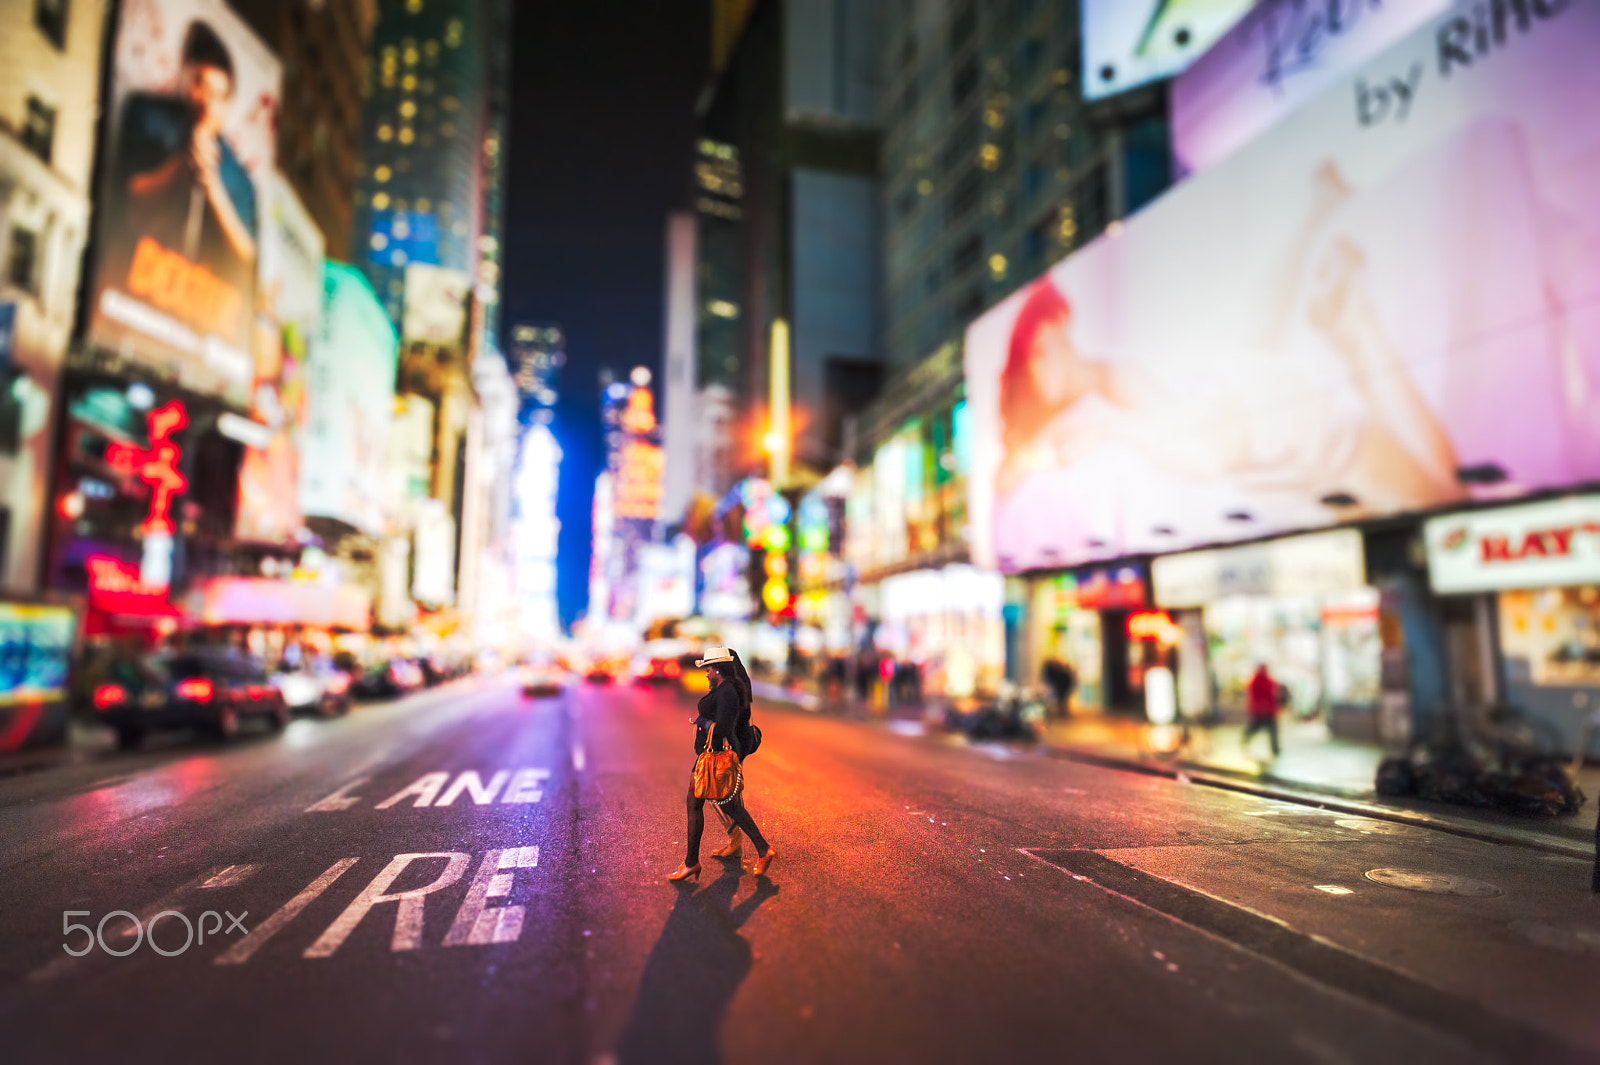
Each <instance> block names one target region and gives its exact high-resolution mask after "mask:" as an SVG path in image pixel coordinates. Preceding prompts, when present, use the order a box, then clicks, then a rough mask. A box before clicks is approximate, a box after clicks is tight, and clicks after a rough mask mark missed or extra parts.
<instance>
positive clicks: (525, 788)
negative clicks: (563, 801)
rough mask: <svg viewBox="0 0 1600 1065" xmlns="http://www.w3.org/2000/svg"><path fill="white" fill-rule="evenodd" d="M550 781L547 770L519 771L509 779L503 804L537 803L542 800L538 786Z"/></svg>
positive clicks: (542, 794)
mask: <svg viewBox="0 0 1600 1065" xmlns="http://www.w3.org/2000/svg"><path fill="white" fill-rule="evenodd" d="M549 779H550V770H548V769H519V770H517V775H516V776H514V777H512V778H511V784H510V785H509V786H508V787H507V788H506V794H505V797H504V798H502V799H501V800H500V801H501V802H503V803H519V802H538V801H539V800H540V799H542V798H544V792H543V791H542V790H540V788H539V787H538V785H539V784H541V783H543V782H544V781H546V780H549Z"/></svg>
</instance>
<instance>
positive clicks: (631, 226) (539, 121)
mask: <svg viewBox="0 0 1600 1065" xmlns="http://www.w3.org/2000/svg"><path fill="white" fill-rule="evenodd" d="M709 6H710V5H709V3H708V2H707V0H670V2H669V0H653V2H651V3H643V4H641V3H638V2H637V0H585V2H583V3H543V2H541V3H528V2H521V3H518V4H517V5H516V26H515V31H514V32H515V37H516V40H515V42H514V43H513V47H512V75H511V77H512V85H511V97H512V111H511V120H510V140H511V143H510V158H509V167H510V169H509V174H508V181H507V189H508V194H507V197H506V208H505V214H506V217H505V223H506V228H505V233H506V241H507V248H506V255H505V258H504V261H505V270H506V273H505V284H504V287H503V294H502V301H503V315H504V317H503V329H502V335H504V336H509V335H510V326H511V324H512V323H513V322H520V321H532V322H553V323H556V324H558V325H560V326H561V328H562V329H563V331H564V332H565V333H566V338H567V365H566V368H565V369H564V370H563V371H562V373H561V377H560V379H559V380H558V382H557V388H558V390H559V391H560V393H561V402H560V406H559V408H558V410H557V415H556V424H555V432H556V437H557V439H558V440H559V441H560V443H561V447H562V449H563V450H564V452H565V459H564V461H563V463H562V467H561V494H560V500H559V504H558V506H559V511H560V518H561V542H560V597H561V618H562V621H563V622H564V623H568V624H570V623H571V621H572V620H573V618H574V617H575V616H576V615H577V614H578V612H579V611H581V610H583V609H584V607H585V604H586V601H587V598H588V580H589V541H590V504H591V501H592V496H593V491H594V478H595V475H596V474H597V473H598V472H599V450H600V412H599V406H600V388H599V383H598V378H599V374H600V371H601V369H602V368H610V369H611V370H612V372H613V373H615V374H616V375H617V376H618V377H623V376H626V374H627V372H628V371H629V370H630V369H631V368H632V367H634V366H638V365H641V364H643V365H645V366H648V367H650V369H651V371H652V372H656V371H657V370H658V369H659V367H660V364H661V347H662V329H663V324H664V323H663V321H662V312H663V300H664V282H665V278H664V276H663V271H664V259H665V254H666V253H665V247H664V243H663V234H664V232H665V228H666V216H667V213H668V212H669V211H672V210H679V209H682V208H685V207H687V206H688V204H689V202H690V188H691V185H690V181H691V167H692V164H693V153H694V101H695V97H696V96H697V95H698V93H699V91H700V89H701V87H702V86H703V84H704V82H705V77H706V63H707V51H708V36H709V32H710V30H709V16H708V12H707V9H708V8H709Z"/></svg>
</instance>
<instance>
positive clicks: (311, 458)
mask: <svg viewBox="0 0 1600 1065" xmlns="http://www.w3.org/2000/svg"><path fill="white" fill-rule="evenodd" d="M399 350H400V345H399V340H398V339H397V338H396V337H395V332H394V326H393V325H392V324H391V323H390V321H389V316H388V315H387V314H386V313H385V312H384V309H383V304H382V303H380V302H379V301H378V296H377V294H376V293H375V292H373V291H372V286H371V285H370V284H369V283H368V282H367V279H366V277H365V276H364V275H363V274H362V273H361V271H359V270H357V269H356V268H355V267H353V266H347V265H345V264H344V263H335V262H330V263H328V264H327V267H326V270H325V272H324V281H323V304H322V324H321V327H320V328H319V329H318V331H317V336H316V338H315V340H314V341H313V343H312V345H311V355H310V359H309V361H308V364H307V373H306V378H307V403H306V423H305V428H304V431H303V432H302V434H301V449H300V509H301V510H302V511H304V512H305V513H306V514H315V515H319V516H322V517H328V518H338V519H339V520H341V521H344V522H348V523H349V524H351V525H354V526H355V527H357V528H358V529H361V530H363V531H365V532H369V533H379V532H382V531H383V521H384V483H385V481H384V473H385V469H384V466H385V461H384V460H385V458H386V457H387V455H388V448H389V422H390V420H391V419H392V418H393V416H394V375H395V367H396V364H397V362H398V359H399Z"/></svg>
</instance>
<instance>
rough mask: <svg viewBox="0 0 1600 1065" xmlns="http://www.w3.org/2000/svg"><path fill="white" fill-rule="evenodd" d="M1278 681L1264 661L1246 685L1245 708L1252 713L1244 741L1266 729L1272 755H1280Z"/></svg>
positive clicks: (1248, 740)
mask: <svg viewBox="0 0 1600 1065" xmlns="http://www.w3.org/2000/svg"><path fill="white" fill-rule="evenodd" d="M1280 701H1281V700H1280V699H1279V687H1278V682H1277V681H1275V680H1273V679H1272V674H1271V673H1268V672H1267V664H1266V663H1265V662H1262V663H1261V664H1260V665H1258V666H1256V672H1255V675H1254V676H1252V677H1251V678H1250V683H1249V684H1248V685H1246V686H1245V710H1246V712H1247V713H1248V714H1249V715H1250V722H1249V724H1247V725H1245V727H1244V739H1243V740H1242V741H1241V742H1242V743H1249V742H1250V737H1251V736H1254V735H1255V734H1256V733H1257V732H1260V731H1262V730H1265V731H1266V733H1267V739H1269V740H1271V741H1272V757H1274V758H1276V757H1278V705H1279V703H1280Z"/></svg>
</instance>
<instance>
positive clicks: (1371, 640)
mask: <svg viewBox="0 0 1600 1065" xmlns="http://www.w3.org/2000/svg"><path fill="white" fill-rule="evenodd" d="M1205 629H1206V640H1207V645H1208V653H1209V657H1210V660H1211V671H1212V676H1213V677H1214V678H1215V682H1216V697H1217V702H1218V704H1219V705H1221V706H1223V707H1227V708H1231V709H1238V708H1241V707H1243V706H1244V703H1245V688H1246V686H1247V685H1248V684H1249V682H1250V677H1251V674H1253V673H1254V672H1255V669H1256V666H1258V665H1260V664H1262V663H1265V664H1266V666H1267V669H1268V670H1269V671H1270V672H1271V673H1272V675H1273V677H1274V678H1275V679H1276V680H1277V681H1278V683H1280V684H1283V685H1285V686H1286V687H1287V688H1288V689H1289V706H1290V709H1291V710H1293V711H1294V712H1295V713H1296V714H1299V715H1301V716H1307V717H1309V716H1311V715H1313V714H1315V713H1316V712H1317V711H1319V710H1322V709H1326V708H1327V707H1329V706H1371V705H1374V704H1376V703H1377V701H1378V679H1379V661H1380V652H1381V648H1380V646H1379V640H1378V593H1377V592H1375V591H1373V590H1372V589H1370V588H1369V589H1362V590H1360V591H1358V592H1352V593H1349V594H1347V595H1344V596H1340V597H1337V598H1328V599H1324V598H1321V597H1315V596H1279V597H1267V596H1235V597H1230V598H1225V599H1219V600H1217V601H1216V602H1214V603H1211V604H1208V605H1207V606H1206V608H1205Z"/></svg>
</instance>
